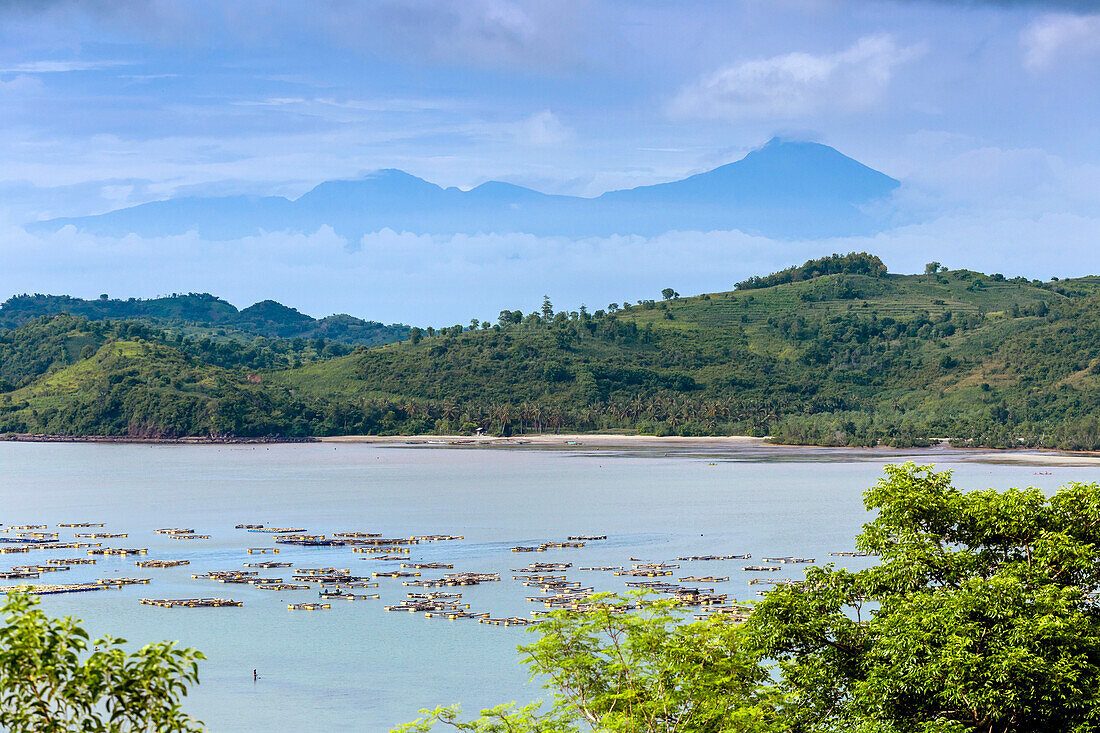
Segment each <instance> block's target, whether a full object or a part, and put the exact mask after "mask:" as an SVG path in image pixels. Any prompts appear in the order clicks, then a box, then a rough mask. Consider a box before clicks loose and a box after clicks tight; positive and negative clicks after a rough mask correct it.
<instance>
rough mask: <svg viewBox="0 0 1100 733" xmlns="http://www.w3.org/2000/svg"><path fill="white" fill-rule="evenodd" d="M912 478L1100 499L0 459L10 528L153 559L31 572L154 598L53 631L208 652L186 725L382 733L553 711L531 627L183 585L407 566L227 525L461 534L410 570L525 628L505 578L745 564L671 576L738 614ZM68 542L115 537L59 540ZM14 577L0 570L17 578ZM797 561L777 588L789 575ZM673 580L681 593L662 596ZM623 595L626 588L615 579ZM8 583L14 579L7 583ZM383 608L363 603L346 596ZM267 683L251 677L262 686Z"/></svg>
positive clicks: (249, 456) (771, 457)
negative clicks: (264, 564)
mask: <svg viewBox="0 0 1100 733" xmlns="http://www.w3.org/2000/svg"><path fill="white" fill-rule="evenodd" d="M904 460H916V461H917V462H919V463H932V462H934V463H936V464H937V465H938V466H939V467H940V468H951V469H952V470H954V471H955V483H956V485H957V486H959V487H961V488H988V487H993V488H997V489H1003V488H1007V487H1011V486H1038V487H1041V488H1044V489H1047V490H1053V489H1054V488H1055V487H1057V486H1059V485H1062V484H1064V483H1066V482H1068V481H1093V480H1098V479H1100V466H1088V465H1077V466H1073V465H1058V466H1050V465H1047V464H1044V463H1042V462H1041V461H1040V459H1039V458H1036V460H1035V462H1034V463H1031V464H1029V463H1026V462H1024V463H1021V462H1018V461H1016V462H1011V463H1001V462H996V461H995V460H994V461H990V460H988V459H987V457H986V455H985V454H981V455H978V454H972V453H968V452H965V451H950V450H940V451H896V452H894V451H878V450H875V451H841V450H825V449H812V448H806V449H803V448H798V449H792V448H778V447H771V446H757V445H751V444H749V445H742V446H739V445H732V446H711V447H705V446H694V447H676V448H653V447H640V448H608V447H603V448H599V449H595V448H590V447H585V446H574V447H568V448H565V447H561V448H554V449H548V448H540V447H536V446H522V447H512V448H499V447H497V448H483V447H474V446H469V447H468V446H462V447H434V446H420V445H415V446H412V445H411V446H403V445H376V444H357V443H341V444H329V443H314V444H304V445H217V446H216V445H209V446H173V445H101V444H54V443H0V523H3V524H4V525H5V526H7V525H18V524H48V525H50V530H51V531H59V532H60V533H61V536H60V539H61V540H62V541H66V540H70V541H71V540H72V535H73V533H74V532H84V531H93V532H94V531H109V532H126V533H128V534H129V537H127V538H124V539H112V540H103V542H104V543H105V546H113V547H141V548H148V549H149V553H148V555H143V556H140V557H138V558H134V557H126V558H100V559H99V560H98V562H97V564H95V565H83V566H82V565H78V566H74V567H73V568H72V569H71V570H70V571H67V572H59V573H51V574H44V575H43V578H42V579H41V580H40V581H38V582H41V583H73V582H80V581H84V580H91V579H95V578H110V577H147V578H151V579H152V582H151V583H150V584H149V585H134V586H127V587H124V588H122V589H121V590H109V591H99V592H93V593H77V594H68V595H53V596H44V597H42V606H43V608H44V609H45V610H46V611H47V612H48V613H50V614H54V615H72V616H76V617H78V618H81V619H84V621H85V625H86V626H87V628H88V629H89V630H90V631H91V632H92V633H93V634H95V635H100V634H108V633H109V634H113V635H116V636H122V637H124V638H126V639H128V640H129V641H130V642H131V643H132V644H134V645H137V644H143V643H146V642H149V641H155V640H161V639H172V640H177V641H179V642H180V643H181V644H183V645H185V646H190V647H195V648H198V649H200V650H202V651H203V652H204V653H205V654H206V655H207V657H208V659H207V661H205V662H204V663H202V666H201V669H200V675H201V680H202V681H201V684H200V685H199V686H198V687H197V688H195V689H194V690H193V692H192V693H191V695H189V697H188V698H187V701H186V706H185V707H186V709H187V710H188V711H189V712H190V713H191V714H193V715H194V716H196V717H198V718H199V719H201V720H203V721H204V722H205V723H206V725H207V727H208V729H209V730H211V731H266V732H271V731H284V730H287V731H289V730H303V729H304V730H322V729H327V730H348V731H386V730H389V729H390V728H391V727H392V726H394V725H397V724H399V723H402V722H405V721H408V720H411V719H412V718H414V717H416V716H417V710H418V709H419V708H424V707H435V706H438V705H449V704H454V703H460V704H461V705H462V706H463V709H464V710H466V711H467V712H469V713H474V712H476V711H477V710H478V709H480V708H482V707H487V706H490V705H494V704H498V703H502V702H508V701H512V700H515V701H520V702H528V701H531V700H534V699H537V698H539V697H540V696H542V695H543V694H544V693H543V691H542V689H541V688H540V686H539V685H538V683H537V682H534V683H533V682H530V681H528V675H527V673H526V671H525V670H524V668H523V667H522V666H521V665H520V663H519V657H518V655H517V653H516V646H517V645H518V644H521V643H524V642H525V641H528V640H531V639H532V636H530V635H528V634H526V633H525V632H524V629H523V628H515V627H509V628H505V627H496V626H491V625H487V624H479V623H477V622H476V621H472V620H457V621H447V620H441V619H436V618H425V617H424V616H423V615H422V614H409V613H394V612H385V611H384V610H383V606H384V605H390V604H394V603H398V602H400V601H401V600H403V599H404V598H405V596H406V593H408V592H410V591H421V590H424V589H419V588H412V587H406V586H403V585H402V582H401V580H399V579H386V578H382V579H379V583H380V588H379V590H378V592H380V594H381V599H380V600H362V601H355V602H333V603H332V608H331V609H329V610H324V611H313V612H305V611H290V610H288V609H287V605H288V604H290V603H301V602H310V601H317V600H318V599H317V591H316V589H313V590H308V591H305V590H301V591H268V590H261V589H258V588H254V587H251V586H247V585H222V584H218V583H215V582H213V581H210V580H203V579H192V578H191V575H192V574H193V573H203V572H207V571H211V570H241V569H244V568H243V563H245V562H260V561H263V560H276V561H281V562H292V563H294V565H293V567H291V568H275V569H270V570H261V571H260V572H261V574H262V575H264V576H274V577H282V578H283V579H284V581H286V582H292V581H290V578H291V575H292V573H293V570H294V568H297V567H336V568H350V569H351V570H352V574H356V575H369V574H370V573H371V572H375V571H378V572H381V571H392V570H397V569H399V568H398V566H399V565H400V563H396V562H385V561H381V560H378V559H375V558H371V557H370V556H369V555H362V554H356V553H353V552H352V550H351V548H347V547H342V548H326V547H294V546H280V550H281V551H280V553H279V554H278V555H249V554H247V553H246V552H245V548H247V547H258V546H273V545H272V541H271V538H270V537H269V536H265V535H259V534H251V533H247V532H245V531H243V530H238V529H235V528H234V527H235V525H237V524H264V525H267V526H269V527H271V526H278V527H297V528H305V529H307V530H308V531H309V532H310V533H311V534H331V533H333V532H348V531H362V532H378V533H381V534H382V535H383V536H385V537H409V536H412V535H433V534H446V535H462V536H463V538H464V539H462V540H458V541H445V542H434V543H430V544H420V545H414V546H412V548H411V553H410V555H409V557H410V559H411V560H412V561H421V560H422V561H425V562H445V563H453V564H454V566H455V567H454V570H453V571H448V570H437V571H429V570H424V571H422V572H423V577H425V578H428V577H438V575H440V574H442V573H445V572H461V571H474V572H498V573H500V575H501V578H502V580H501V581H500V582H492V583H483V584H481V585H478V586H466V587H460V588H455V589H447V590H455V591H458V592H461V593H462V594H463V599H462V601H463V602H464V603H470V604H471V610H473V611H477V612H488V613H490V614H491V615H492V616H493V617H503V616H524V617H530V613H531V611H532V610H542V609H543V606H542V604H536V603H532V602H530V601H528V600H527V598H528V597H531V596H537V595H539V594H538V591H537V589H534V588H528V587H524V586H523V585H522V583H521V582H520V581H518V580H513V578H512V576H513V575H514V574H515V573H514V572H512V571H513V569H518V568H523V567H525V566H526V565H527V564H528V563H530V562H532V561H535V562H570V563H573V568H571V569H570V571H569V578H570V579H571V580H579V581H582V584H583V585H584V586H586V587H587V586H593V587H595V588H596V589H597V590H611V591H623V590H625V585H624V583H625V581H626V580H628V579H626V578H622V577H616V576H614V575H612V573H610V572H596V571H580V570H579V569H578V568H580V567H587V566H626V567H629V566H630V564H631V561H630V558H637V559H638V560H641V561H646V562H669V561H674V560H675V558H677V557H681V556H690V555H730V554H743V553H751V554H752V557H753V560H751V561H744V560H730V561H711V562H681V563H680V568H679V569H678V570H676V571H675V573H676V577H685V576H689V575H694V576H729V578H730V580H729V582H724V583H718V584H711V583H698V584H694V585H700V586H703V587H713V588H714V589H715V591H716V592H720V593H728V594H729V596H730V597H731V598H737V599H739V600H743V601H751V600H755V599H756V595H755V591H756V590H757V589H759V588H761V587H762V586H760V585H755V586H754V585H750V584H749V583H748V581H749V580H750V579H751V578H752V577H754V574H752V573H746V572H743V571H742V570H741V567H742V566H744V565H746V564H755V563H758V562H759V561H760V558H762V557H776V556H800V557H812V558H815V559H816V561H817V563H819V564H821V563H824V562H828V561H830V560H832V561H834V562H836V563H837V564H838V565H842V566H846V567H851V568H858V567H863V566H865V565H866V563H867V561H866V560H865V559H862V558H836V557H833V558H830V556H829V553H830V552H842V551H850V550H852V549H854V547H853V537H854V536H855V534H856V533H857V532H858V531H859V528H860V526H861V525H862V524H863V523H864V522H866V521H868V520H869V519H870V517H869V515H868V514H867V512H866V511H865V509H864V507H863V503H862V494H863V491H864V490H865V489H867V488H868V487H870V486H871V485H873V484H874V482H875V481H876V480H878V478H879V477H880V476H881V475H882V467H883V465H884V464H885V463H889V462H900V461H904ZM61 522H103V523H104V524H105V527H104V528H103V529H102V530H100V529H99V528H92V529H88V530H83V529H76V530H73V529H64V528H62V529H57V528H56V525H57V524H58V523H61ZM164 527H182V528H188V529H194V530H195V531H196V532H197V533H199V534H209V535H210V536H211V539H209V540H172V539H170V538H169V537H168V536H166V535H161V534H157V533H155V531H154V530H156V529H158V528H164ZM570 535H607V536H608V539H607V540H605V541H598V542H589V543H587V545H586V546H585V547H583V548H579V549H574V548H565V549H551V550H548V551H546V552H538V553H513V552H511V551H510V548H511V547H513V546H516V545H531V544H539V543H542V542H546V541H561V540H564V539H565V538H566V537H567V536H570ZM85 553H86V551H85V550H56V551H49V552H34V553H26V554H8V555H0V569H2V570H6V569H7V568H9V567H10V566H12V565H24V564H37V563H44V562H45V560H46V558H47V557H59V558H60V557H80V556H86V555H85ZM154 558H158V559H186V560H189V561H190V565H186V566H182V567H176V568H165V569H156V568H150V569H142V568H137V567H136V566H135V564H134V563H135V560H136V559H154ZM9 561H10V562H9ZM801 574H802V570H801V568H800V567H799V566H797V565H791V566H785V567H784V568H783V570H781V571H780V572H778V573H770V574H767V575H766V577H767V578H768V579H770V580H777V579H782V578H799V577H801ZM674 579H675V578H673V579H671V580H674ZM629 580H637V579H629ZM5 584H12V581H5ZM357 592H364V593H373V592H375V591H374V589H370V590H366V591H357ZM197 597H231V598H234V599H236V600H240V601H243V602H244V605H243V607H241V608H196V609H187V608H172V609H165V608H157V607H151V606H144V605H141V604H140V603H139V599H141V598H197ZM254 669H255V670H257V671H258V674H259V679H258V680H255V681H254V680H253V674H252V673H253V670H254Z"/></svg>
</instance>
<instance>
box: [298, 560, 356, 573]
mask: <svg viewBox="0 0 1100 733" xmlns="http://www.w3.org/2000/svg"><path fill="white" fill-rule="evenodd" d="M289 564H290V563H287V565H289ZM349 573H351V569H350V568H344V569H342V570H341V569H339V568H298V569H297V570H295V571H294V574H295V575H348V574H349Z"/></svg>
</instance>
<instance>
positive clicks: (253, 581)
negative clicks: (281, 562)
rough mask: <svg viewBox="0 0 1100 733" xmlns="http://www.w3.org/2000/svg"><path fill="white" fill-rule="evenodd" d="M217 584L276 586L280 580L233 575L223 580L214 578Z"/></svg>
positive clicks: (281, 580)
mask: <svg viewBox="0 0 1100 733" xmlns="http://www.w3.org/2000/svg"><path fill="white" fill-rule="evenodd" d="M214 580H216V581H218V582H219V583H235V584H238V585H278V584H279V583H282V582H283V579H282V578H258V577H255V576H252V575H235V576H227V577H223V578H214Z"/></svg>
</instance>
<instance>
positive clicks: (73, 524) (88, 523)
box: [57, 522, 103, 527]
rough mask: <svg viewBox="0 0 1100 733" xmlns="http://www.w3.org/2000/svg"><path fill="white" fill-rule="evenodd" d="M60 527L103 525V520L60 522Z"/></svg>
mask: <svg viewBox="0 0 1100 733" xmlns="http://www.w3.org/2000/svg"><path fill="white" fill-rule="evenodd" d="M57 526H58V527H102V526H103V522H60V523H58V525H57Z"/></svg>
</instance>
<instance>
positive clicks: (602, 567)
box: [577, 565, 623, 572]
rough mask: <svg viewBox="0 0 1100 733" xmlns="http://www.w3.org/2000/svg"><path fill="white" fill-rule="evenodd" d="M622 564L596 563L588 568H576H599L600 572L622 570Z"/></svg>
mask: <svg viewBox="0 0 1100 733" xmlns="http://www.w3.org/2000/svg"><path fill="white" fill-rule="evenodd" d="M622 569H623V566H622V565H597V566H594V567H590V568H577V570H599V571H602V572H611V571H613V570H622Z"/></svg>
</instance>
